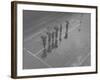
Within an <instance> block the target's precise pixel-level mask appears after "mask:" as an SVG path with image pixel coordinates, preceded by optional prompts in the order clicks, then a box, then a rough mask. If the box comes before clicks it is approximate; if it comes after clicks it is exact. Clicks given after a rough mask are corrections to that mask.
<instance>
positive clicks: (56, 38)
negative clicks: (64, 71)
mask: <svg viewBox="0 0 100 80" xmlns="http://www.w3.org/2000/svg"><path fill="white" fill-rule="evenodd" d="M54 30H55V48H58V30H59V29H58V27H57V26H56V27H54Z"/></svg>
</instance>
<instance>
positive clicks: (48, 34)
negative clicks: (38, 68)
mask: <svg viewBox="0 0 100 80" xmlns="http://www.w3.org/2000/svg"><path fill="white" fill-rule="evenodd" d="M46 34H47V36H48V49H47V51H48V52H49V53H50V52H51V38H52V36H51V33H50V32H49V31H48V32H46Z"/></svg>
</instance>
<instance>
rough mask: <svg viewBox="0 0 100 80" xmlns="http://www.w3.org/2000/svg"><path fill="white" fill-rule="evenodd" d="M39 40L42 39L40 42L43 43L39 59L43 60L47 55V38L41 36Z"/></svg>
mask: <svg viewBox="0 0 100 80" xmlns="http://www.w3.org/2000/svg"><path fill="white" fill-rule="evenodd" d="M41 39H42V42H43V54H42V55H41V57H42V58H45V57H46V56H47V53H46V40H47V37H46V36H44V35H42V36H41Z"/></svg>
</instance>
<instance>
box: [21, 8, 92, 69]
mask: <svg viewBox="0 0 100 80" xmlns="http://www.w3.org/2000/svg"><path fill="white" fill-rule="evenodd" d="M66 21H68V22H69V24H68V32H67V34H68V37H67V38H66V39H65V38H64V36H65V32H66ZM55 26H56V27H60V26H62V35H61V39H62V40H61V41H59V39H58V38H57V40H58V47H57V48H54V49H51V52H47V51H46V54H45V56H44V57H42V56H43V55H44V54H43V53H44V52H43V50H44V47H43V42H42V39H41V36H42V35H46V37H47V34H46V32H47V30H48V31H49V32H52V31H53V29H54V27H55ZM90 27H91V25H90V14H89V13H67V12H47V11H30V10H29V11H27V10H24V11H23V29H24V30H23V44H24V45H23V69H40V68H58V67H78V66H90V65H91V54H90V53H91V52H90V51H91V47H90V46H91V44H90V43H91V42H90V41H91V40H90V39H91V35H90V33H91V32H90V30H91V28H90ZM48 28H49V29H48ZM58 37H59V35H58ZM46 42H47V41H46ZM47 47H48V44H47V43H46V49H47Z"/></svg>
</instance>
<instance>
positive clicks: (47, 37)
mask: <svg viewBox="0 0 100 80" xmlns="http://www.w3.org/2000/svg"><path fill="white" fill-rule="evenodd" d="M68 26H69V22H68V21H66V26H65V29H66V30H65V32H64V33H65V34H64V39H67V38H68ZM62 31H63V27H62V24H60V26H55V27H53V29H52V30H47V31H46V32H45V34H43V35H41V40H42V43H43V52H42V55H41V57H42V58H46V57H47V53H52V50H53V49H56V48H58V46H59V43H61V41H62V38H63V37H62Z"/></svg>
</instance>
